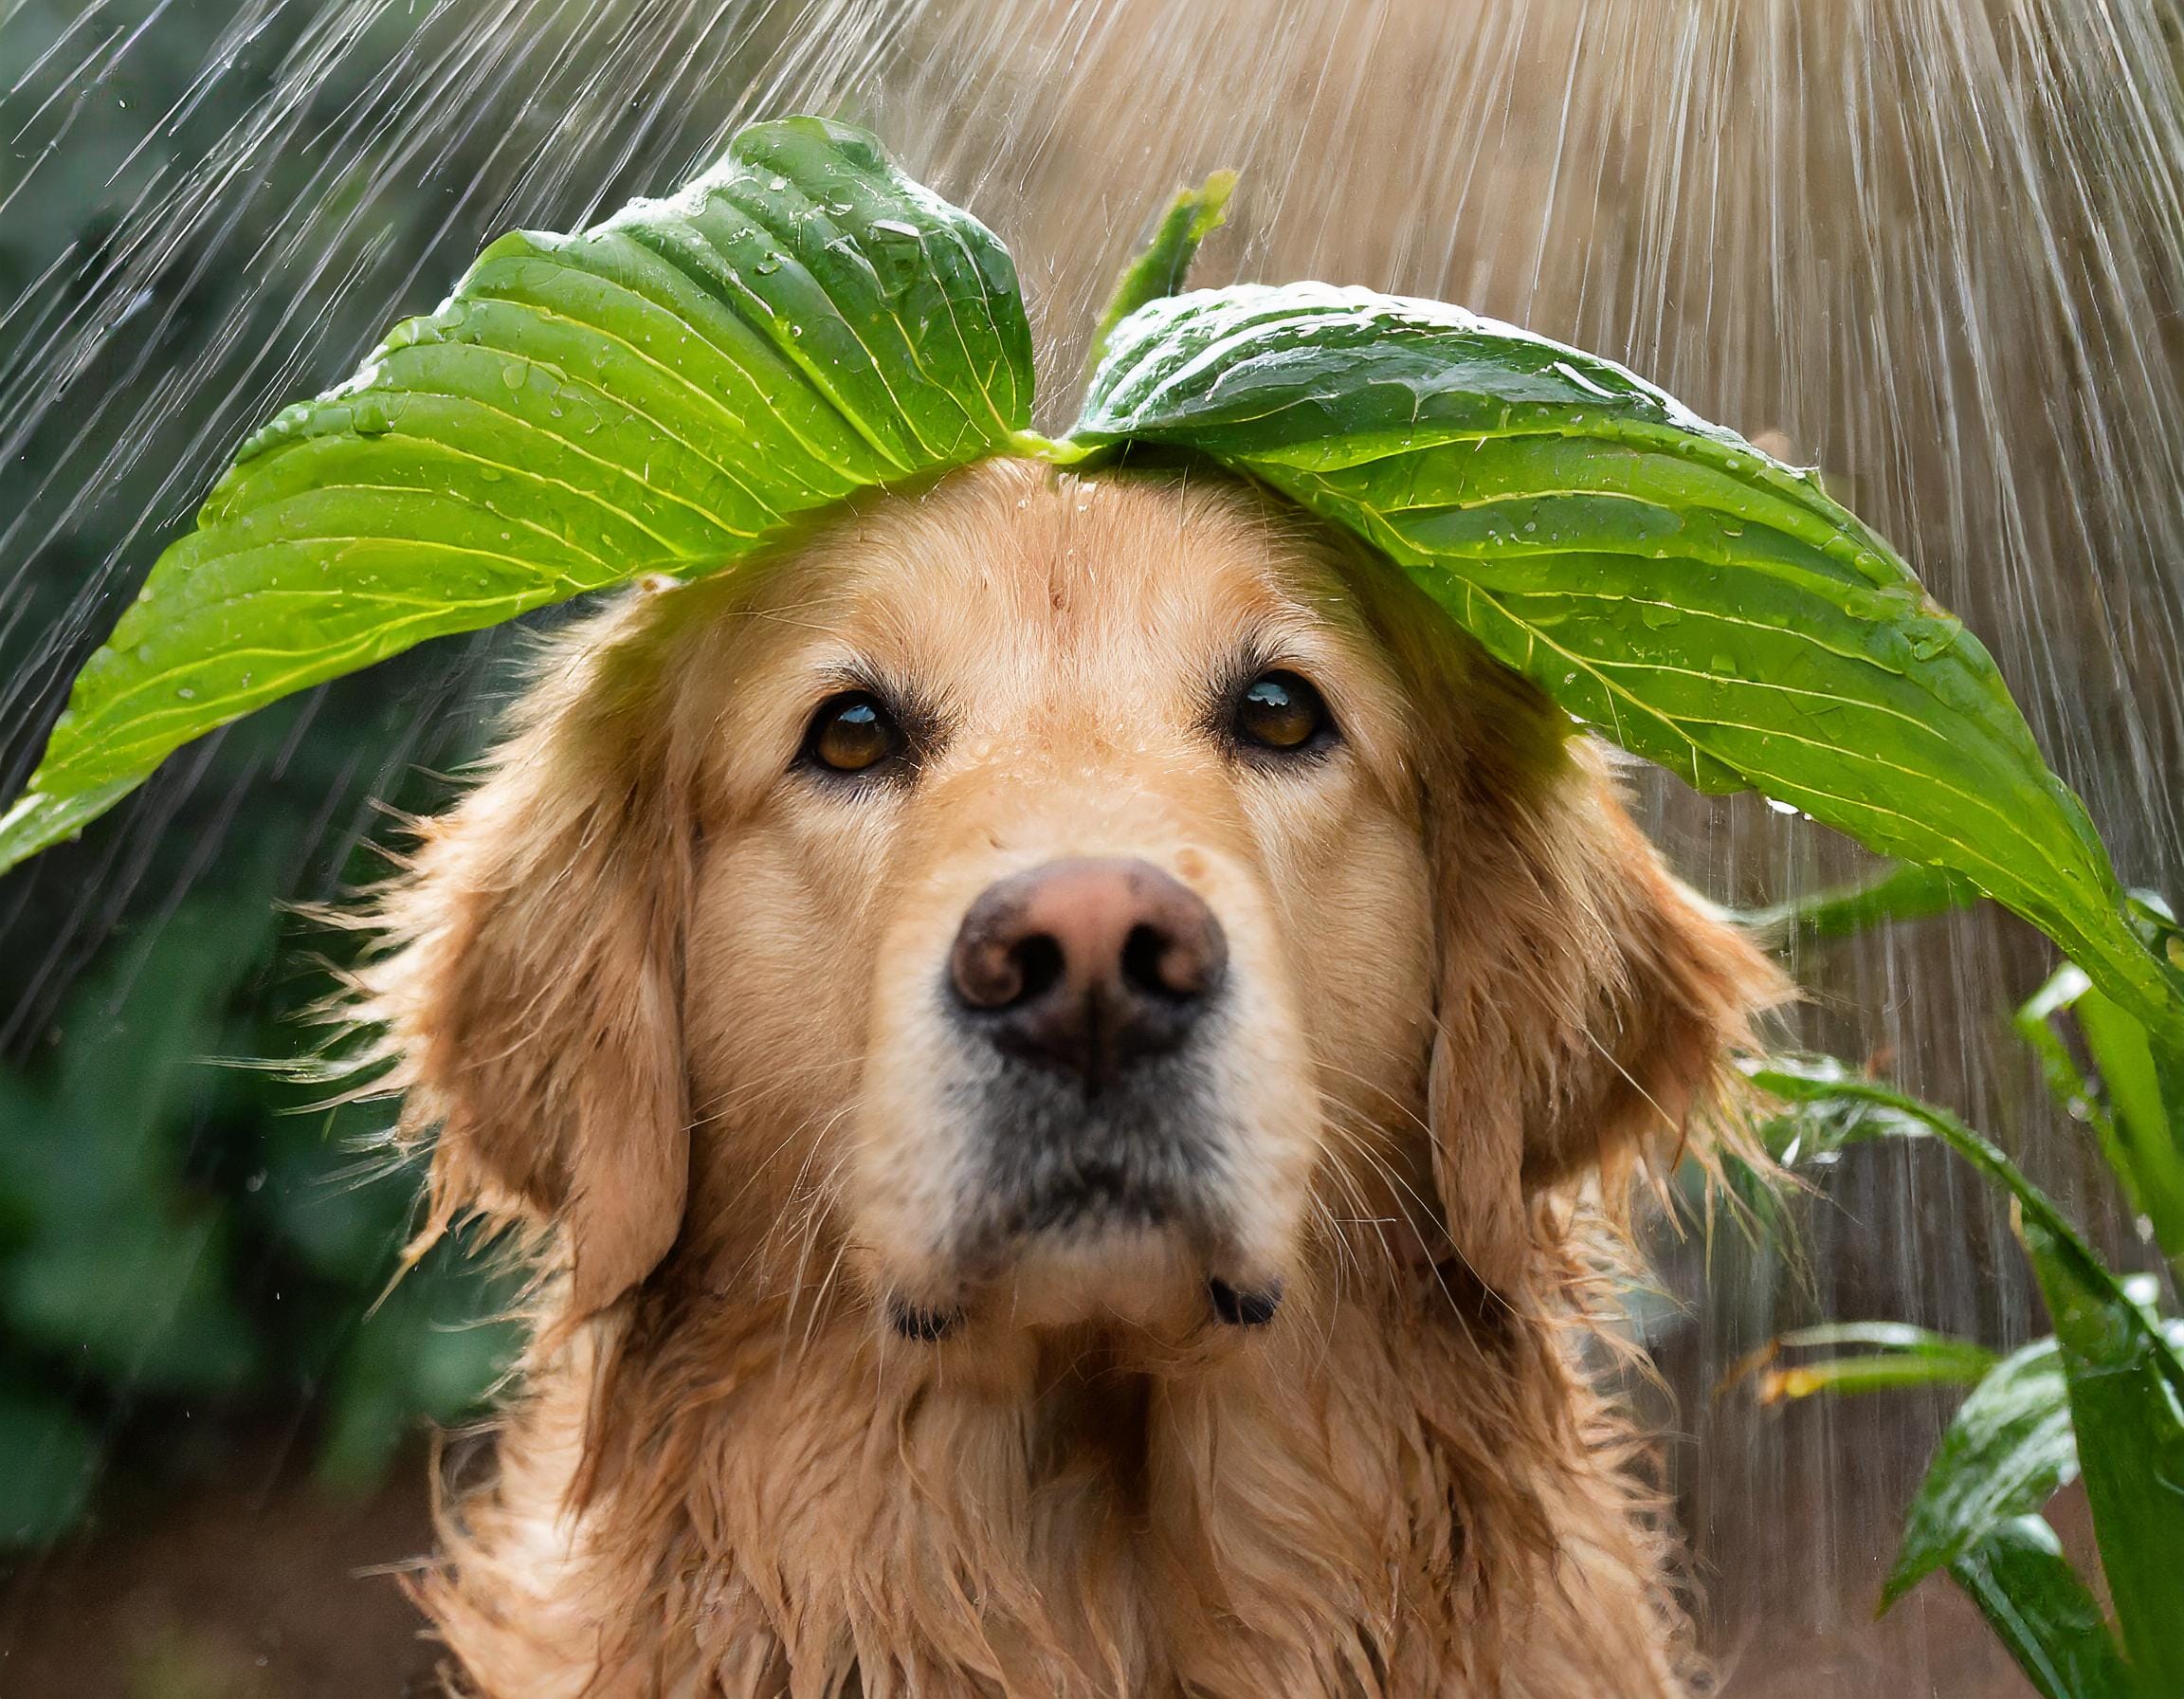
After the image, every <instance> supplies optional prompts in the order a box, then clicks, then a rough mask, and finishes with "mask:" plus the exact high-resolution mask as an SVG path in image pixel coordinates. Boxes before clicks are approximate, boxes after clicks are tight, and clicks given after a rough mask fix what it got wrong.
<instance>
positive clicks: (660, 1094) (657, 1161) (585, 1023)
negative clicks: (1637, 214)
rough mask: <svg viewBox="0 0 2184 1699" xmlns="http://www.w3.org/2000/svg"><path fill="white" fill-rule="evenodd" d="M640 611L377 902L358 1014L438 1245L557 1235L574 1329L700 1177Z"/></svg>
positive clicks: (613, 621)
mask: <svg viewBox="0 0 2184 1699" xmlns="http://www.w3.org/2000/svg"><path fill="white" fill-rule="evenodd" d="M638 617H639V613H638V610H637V609H636V608H635V607H628V608H625V609H624V610H619V611H617V612H615V613H613V614H610V615H609V616H607V617H606V618H605V619H603V620H601V621H596V622H593V624H592V625H591V626H588V627H586V628H585V629H584V630H582V631H581V632H579V633H578V634H577V635H576V636H575V637H573V639H569V640H565V641H564V642H563V643H562V644H561V645H560V646H559V647H557V648H556V649H554V650H553V651H551V652H550V654H549V656H548V665H547V666H546V667H542V668H541V669H540V671H539V675H538V683H537V684H536V685H534V686H533V687H532V689H531V691H530V693H529V694H528V695H527V696H526V697H525V699H524V701H523V703H522V704H521V706H520V708H519V712H518V714H517V716H516V719H515V722H514V727H513V730H512V734H511V735H510V736H509V737H508V739H507V740H506V741H505V742H503V744H502V745H501V748H500V750H499V752H498V754H497V755H496V757H495V758H494V760H493V763H492V766H491V770H490V772H489V774H488V776H487V777H486V778H485V779H484V780H483V782H482V783H481V784H480V785H479V786H478V788H477V789H476V790H474V791H473V792H471V793H470V795H468V796H466V797H465V798H464V800H463V802H462V803H461V804H459V805H458V806H457V807H456V808H455V809H454V810H453V811H452V812H450V813H447V814H446V815H443V816H441V817H440V818H438V819H435V820H431V821H428V822H427V823H426V825H425V827H424V829H423V832H422V842H421V844H420V846H419V848H418V849H417V851H416V853H415V856H414V858H413V860H412V863H411V866H410V870H409V871H408V872H407V873H406V874H405V875H404V876H403V877H402V878H401V879H400V880H398V881H397V882H396V883H395V884H394V885H393V886H391V888H390V889H389V890H388V891H387V892H385V893H384V894H383V895H382V898H381V900H380V904H379V912H378V915H377V917H376V918H377V920H378V922H379V923H380V925H381V926H382V928H383V929H384V932H385V934H386V936H387V938H388V940H389V947H388V949H387V951H386V952H385V953H384V954H383V955H382V956H381V957H380V958H379V959H377V960H375V961H374V962H373V964H372V965H371V966H370V967H368V968H367V969H366V970H365V971H364V974H363V976H362V990H363V994H364V995H363V1005H362V1013H363V1014H364V1015H365V1017H366V1018H367V1019H369V1020H372V1021H373V1022H376V1023H378V1024H379V1025H380V1026H381V1028H382V1029H383V1031H384V1032H385V1034H386V1037H385V1040H384V1042H385V1046H386V1048H387V1049H388V1050H390V1051H391V1053H392V1054H393V1055H394V1057H395V1059H396V1060H395V1068H394V1071H393V1074H392V1076H391V1081H390V1083H391V1084H392V1085H395V1086H399V1087H402V1088H403V1089H404V1090H405V1091H406V1092H407V1097H406V1101H405V1105H404V1110H403V1117H402V1122H401V1132H402V1135H403V1136H404V1137H405V1138H409V1139H421V1138H423V1137H425V1136H427V1135H428V1133H434V1132H435V1129H436V1137H435V1140H434V1143H433V1149H432V1166H431V1181H430V1199H431V1215H430V1225H429V1229H428V1233H437V1232H438V1231H439V1230H441V1229H443V1228H445V1227H446V1225H447V1223H448V1222H449V1221H450V1220H452V1219H453V1218H454V1217H456V1216H457V1215H460V1214H462V1213H463V1212H464V1211H467V1210H473V1209H475V1210H477V1211H479V1212H480V1213H481V1214H482V1215H484V1216H485V1218H486V1219H488V1220H489V1221H493V1222H496V1223H499V1224H502V1225H511V1226H518V1227H525V1228H530V1229H534V1230H550V1231H551V1234H552V1236H553V1238H554V1240H555V1246H556V1250H557V1252H558V1255H559V1258H560V1260H561V1262H562V1264H563V1265H564V1266H565V1267H566V1268H567V1269H568V1270H569V1275H570V1281H571V1288H572V1291H571V1296H572V1299H573V1305H574V1307H575V1310H576V1312H577V1313H578V1314H579V1315H585V1314H591V1313H592V1312H594V1311H596V1310H599V1309H602V1308H604V1307H605V1306H608V1305H610V1304H611V1303H613V1302H614V1300H615V1299H616V1298H618V1297H620V1296H621V1295H622V1293H623V1292H625V1291H627V1290H628V1288H630V1287H632V1286H634V1285H635V1284H636V1283H638V1282H639V1281H641V1280H643V1279H644V1278H645V1277H646V1275H647V1274H648V1273H650V1272H651V1270H652V1269H653V1268H654V1267H655V1266H656V1265H657V1264H658V1263H659V1261H660V1259H661V1258H662V1257H663V1256H664V1255H665V1254H666V1251H667V1250H668V1248H669V1247H670V1246H671V1245H672V1244H673V1242H674V1240H675V1236H676V1234H677V1233H678V1232H679V1230H680V1228H681V1224H682V1218H683V1198H684V1194H685V1191H686V1188H687V1184H688V1172H689V1107H688V1102H687V1096H688V1094H687V1088H686V1086H685V1084H684V1081H685V1077H686V1076H685V1069H684V1067H683V1032H682V983H681V981H682V955H683V914H684V903H685V896H686V893H687V890H688V886H689V878H690V861H691V856H692V853H693V850H692V842H691V840H692V831H691V827H690V824H689V821H690V815H689V813H688V810H687V807H686V806H685V800H684V797H683V795H682V794H681V793H682V789H683V787H682V785H681V784H680V783H679V781H678V780H677V778H676V777H675V776H674V775H673V774H672V773H671V772H670V771H669V769H668V763H667V759H666V757H665V754H664V750H665V745H666V742H667V737H666V734H665V730H664V723H665V716H664V715H661V714H659V713H657V712H655V711H654V707H655V704H654V703H653V702H652V700H651V690H650V685H649V680H650V678H651V677H652V675H653V673H654V672H655V671H656V670H657V668H656V667H655V665H654V664H653V662H652V661H651V658H650V657H649V656H648V655H647V653H646V647H647V646H646V644H644V643H643V642H641V641H639V640H638V637H639V635H640V634H639V633H637V632H635V631H634V630H633V627H634V626H635V623H636V620H637V618H638Z"/></svg>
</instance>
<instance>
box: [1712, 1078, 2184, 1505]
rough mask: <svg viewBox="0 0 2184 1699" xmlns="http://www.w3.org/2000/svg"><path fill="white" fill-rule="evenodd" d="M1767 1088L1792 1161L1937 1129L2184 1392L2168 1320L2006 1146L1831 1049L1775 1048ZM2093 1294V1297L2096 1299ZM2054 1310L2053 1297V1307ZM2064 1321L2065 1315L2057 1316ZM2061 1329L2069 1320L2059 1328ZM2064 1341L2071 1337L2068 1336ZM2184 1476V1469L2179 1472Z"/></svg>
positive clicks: (1770, 1133)
mask: <svg viewBox="0 0 2184 1699" xmlns="http://www.w3.org/2000/svg"><path fill="white" fill-rule="evenodd" d="M1744 1071H1745V1074H1746V1076H1747V1077H1748V1078H1749V1079H1750V1080H1751V1081H1752V1083H1753V1084H1754V1085H1755V1086H1756V1087H1758V1088H1759V1089H1760V1090H1761V1091H1763V1092H1766V1093H1767V1094H1768V1095H1769V1096H1771V1097H1774V1098H1776V1099H1778V1100H1779V1101H1780V1102H1781V1104H1782V1105H1783V1109H1782V1112H1781V1113H1779V1114H1777V1115H1775V1116H1774V1117H1772V1118H1771V1119H1770V1120H1768V1121H1767V1122H1766V1123H1765V1124H1763V1125H1762V1126H1761V1127H1760V1129H1759V1131H1760V1137H1761V1139H1762V1140H1763V1142H1765V1144H1766V1146H1767V1149H1768V1151H1769V1154H1771V1155H1772V1156H1773V1157H1774V1160H1776V1161H1778V1162H1780V1163H1782V1164H1783V1165H1784V1166H1785V1167H1795V1166H1799V1165H1806V1164H1811V1163H1815V1162H1819V1163H1825V1162H1827V1161H1829V1160H1832V1158H1833V1157H1834V1156H1836V1155H1837V1154H1838V1153H1839V1152H1841V1151H1842V1150H1844V1149H1845V1148H1847V1147H1848V1146H1850V1145H1853V1144H1860V1143H1868V1142H1873V1141H1875V1140H1880V1139H1925V1138H1932V1139H1937V1140H1938V1141H1940V1142H1942V1143H1944V1144H1946V1145H1948V1146H1949V1148H1950V1149H1951V1150H1953V1151H1955V1152H1956V1154H1957V1155H1958V1156H1959V1157H1961V1158H1963V1159H1964V1160H1966V1161H1967V1162H1970V1163H1971V1164H1972V1165H1973V1166H1974V1167H1975V1168H1976V1169H1978V1170H1979V1172H1980V1173H1981V1174H1982V1175H1984V1176H1985V1177H1986V1178H1988V1179H1989V1180H1990V1181H1992V1182H1993V1183H1994V1184H1996V1185H1998V1186H2000V1187H2001V1188H2002V1189H2003V1190H2004V1191H2006V1192H2008V1193H2009V1194H2010V1195H2011V1197H2014V1198H2015V1199H2016V1201H2017V1206H2018V1209H2019V1211H2020V1213H2021V1214H2022V1216H2023V1219H2024V1223H2025V1227H2026V1230H2027V1231H2028V1233H2029V1232H2030V1230H2031V1229H2033V1228H2035V1227H2037V1228H2039V1229H2040V1230H2041V1231H2042V1232H2043V1233H2045V1234H2046V1235H2047V1241H2048V1243H2049V1246H2050V1249H2049V1251H2048V1252H2047V1253H2048V1254H2050V1255H2052V1256H2054V1257H2057V1258H2061V1259H2066V1260H2067V1262H2068V1264H2069V1267H2070V1270H2071V1278H2072V1281H2073V1283H2074V1285H2075V1287H2076V1288H2078V1289H2080V1290H2082V1291H2083V1292H2084V1293H2086V1294H2092V1295H2095V1296H2096V1297H2097V1298H2098V1305H2099V1307H2100V1310H2101V1313H2102V1314H2103V1315H2106V1316H2108V1317H2109V1318H2111V1319H2112V1320H2113V1321H2114V1323H2115V1324H2116V1325H2117V1326H2118V1327H2120V1329H2121V1330H2122V1331H2123V1333H2124V1334H2126V1335H2128V1336H2130V1337H2132V1338H2135V1339H2137V1340H2138V1341H2139V1342H2140V1343H2142V1344H2143V1345H2144V1347H2145V1349H2146V1352H2147V1358H2146V1361H2147V1362H2148V1363H2149V1364H2150V1365H2151V1366H2152V1367H2153V1368H2154V1370H2155V1371H2156V1372H2157V1374H2159V1375H2160V1376H2161V1377H2162V1379H2163V1380H2164V1382H2165V1383H2166V1384H2167V1385H2169V1386H2170V1387H2171V1388H2172V1389H2173V1391H2174V1392H2175V1394H2176V1395H2177V1396H2179V1397H2184V1359H2179V1357H2178V1355H2177V1351H2176V1347H2175V1344H2173V1343H2172V1342H2171V1341H2170V1339H2169V1337H2168V1335H2167V1334H2166V1333H2165V1332H2164V1330H2163V1325H2162V1324H2161V1323H2160V1322H2159V1321H2158V1320H2157V1319H2156V1318H2155V1317H2153V1316H2151V1315H2149V1314H2148V1313H2147V1312H2146V1310H2145V1309H2144V1308H2143V1307H2142V1306H2140V1305H2138V1303H2136V1302H2135V1301H2134V1300H2133V1299H2132V1297H2131V1294H2130V1291H2129V1290H2128V1289H2127V1288H2125V1286H2124V1285H2123V1283H2122V1282H2121V1281H2120V1280H2118V1279H2117V1277H2116V1276H2115V1275H2114V1274H2113V1273H2111V1272H2110V1271H2109V1270H2108V1269H2107V1267H2106V1266H2105V1265H2104V1264H2103V1263H2102V1261H2101V1259H2100V1258H2099V1257H2098V1256H2096V1255H2094V1253H2093V1251H2092V1249H2091V1248H2090V1247H2089V1246H2088V1245H2087V1244H2086V1243H2085V1241H2084V1239H2083V1238H2082V1237H2080V1236H2079V1233H2078V1231H2077V1229H2076V1228H2074V1227H2072V1226H2071V1225H2070V1223H2069V1221H2068V1220H2067V1219H2066V1217H2065V1216H2064V1215H2063V1212H2062V1211H2061V1210H2059V1209H2057V1208H2056V1207H2055V1202H2054V1199H2052V1198H2050V1197H2048V1196H2047V1193H2045V1192H2043V1191H2041V1190H2040V1188H2039V1187H2038V1186H2035V1185H2034V1184H2033V1183H2032V1182H2031V1181H2030V1180H2029V1179H2028V1178H2026V1176H2025V1174H2024V1172H2023V1171H2022V1170H2021V1169H2019V1168H2018V1166H2017V1164H2016V1163H2014V1162H2012V1161H2011V1160H2010V1159H2009V1157H2008V1156H2006V1155H2004V1154H2003V1152H2002V1150H2001V1149H2000V1148H1999V1147H1998V1146H1996V1145H1995V1144H1993V1142H1991V1141H1989V1140H1988V1139H1986V1138H1985V1137H1983V1136H1982V1135H1981V1134H1979V1133H1977V1132H1975V1131H1974V1130H1973V1129H1972V1128H1971V1127H1969V1126H1967V1125H1965V1124H1964V1123H1963V1122H1961V1121H1959V1120H1958V1119H1957V1118H1956V1116H1954V1115H1952V1114H1951V1113H1950V1112H1949V1111H1948V1110H1946V1109H1943V1108H1939V1107H1937V1106H1936V1105H1933V1104H1924V1103H1920V1101H1919V1100H1918V1099H1917V1098H1914V1097H1909V1096H1906V1095H1905V1094H1904V1093H1902V1092H1901V1091H1896V1090H1893V1089H1891V1088H1890V1087H1886V1086H1883V1085H1881V1084H1879V1083H1878V1082H1877V1081H1874V1080H1870V1079H1867V1078H1866V1077H1865V1076H1864V1075H1862V1074H1860V1073H1858V1072H1857V1071H1856V1070H1855V1069H1851V1068H1849V1067H1847V1066H1846V1065H1845V1064H1844V1063H1843V1062H1841V1061H1839V1060H1837V1059H1836V1058H1835V1057H1833V1056H1819V1055H1773V1056H1768V1057H1765V1058H1763V1059H1761V1060H1758V1061H1756V1062H1754V1063H1752V1064H1750V1065H1748V1066H1747V1067H1746V1068H1745V1070H1744ZM2088 1301H2091V1300H2090V1299H2089V1300H2088ZM2049 1307H2050V1309H2051V1310H2052V1308H2053V1305H2052V1302H2051V1303H2050V1306H2049ZM2058 1323H2060V1318H2058ZM2057 1334H2058V1336H2059V1337H2060V1336H2061V1334H2062V1328H2061V1326H2060V1324H2058V1327H2057ZM2064 1343H2065V1344H2066V1346H2067V1345H2068V1343H2069V1342H2068V1341H2067V1340H2065V1342H2064ZM2178 1479H2179V1480H2184V1475H2180V1476H2179V1477H2178Z"/></svg>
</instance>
